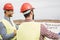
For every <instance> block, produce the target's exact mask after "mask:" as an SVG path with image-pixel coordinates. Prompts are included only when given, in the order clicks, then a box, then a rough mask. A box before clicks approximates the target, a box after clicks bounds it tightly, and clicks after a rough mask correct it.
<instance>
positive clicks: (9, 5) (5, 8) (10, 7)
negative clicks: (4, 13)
mask: <svg viewBox="0 0 60 40" xmlns="http://www.w3.org/2000/svg"><path fill="white" fill-rule="evenodd" d="M3 10H13V5H12V4H11V3H6V4H5V5H4V8H3Z"/></svg>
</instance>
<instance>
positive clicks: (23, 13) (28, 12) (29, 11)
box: [23, 10, 31, 15]
mask: <svg viewBox="0 0 60 40" xmlns="http://www.w3.org/2000/svg"><path fill="white" fill-rule="evenodd" d="M30 12H31V10H28V11H26V12H24V13H23V14H24V15H25V14H28V13H30Z"/></svg>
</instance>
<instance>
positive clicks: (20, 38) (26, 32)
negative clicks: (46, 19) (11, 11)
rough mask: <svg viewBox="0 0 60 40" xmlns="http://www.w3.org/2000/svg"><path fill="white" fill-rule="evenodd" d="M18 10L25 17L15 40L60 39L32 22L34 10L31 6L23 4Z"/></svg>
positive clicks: (41, 25) (42, 26)
mask: <svg viewBox="0 0 60 40" xmlns="http://www.w3.org/2000/svg"><path fill="white" fill-rule="evenodd" d="M20 10H21V13H23V15H24V17H25V22H23V23H21V24H20V27H19V30H18V31H17V40H44V38H45V37H48V38H51V39H59V38H60V36H59V35H58V34H56V33H53V32H51V31H49V30H47V29H46V28H45V26H44V25H43V24H40V23H38V22H34V11H33V10H34V8H33V7H32V5H31V4H29V3H24V4H23V5H22V6H21V9H20Z"/></svg>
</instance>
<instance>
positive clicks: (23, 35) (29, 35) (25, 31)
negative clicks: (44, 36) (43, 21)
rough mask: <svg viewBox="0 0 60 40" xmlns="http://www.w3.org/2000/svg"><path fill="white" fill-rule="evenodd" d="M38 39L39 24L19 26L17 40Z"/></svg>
mask: <svg viewBox="0 0 60 40" xmlns="http://www.w3.org/2000/svg"><path fill="white" fill-rule="evenodd" d="M39 38H40V23H38V22H24V23H22V24H21V25H19V29H18V31H17V40H39Z"/></svg>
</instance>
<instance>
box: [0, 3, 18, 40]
mask: <svg viewBox="0 0 60 40" xmlns="http://www.w3.org/2000/svg"><path fill="white" fill-rule="evenodd" d="M3 10H4V18H3V19H2V20H1V21H0V36H1V38H2V40H16V30H17V28H16V25H15V24H14V23H13V21H12V20H11V19H10V17H12V15H13V11H14V8H13V5H12V4H11V3H6V4H5V5H4V7H3Z"/></svg>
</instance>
